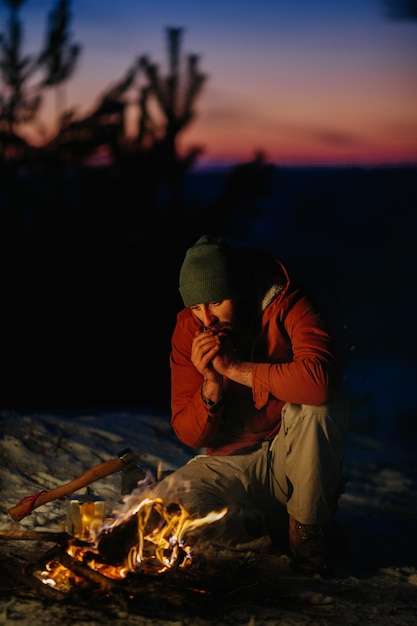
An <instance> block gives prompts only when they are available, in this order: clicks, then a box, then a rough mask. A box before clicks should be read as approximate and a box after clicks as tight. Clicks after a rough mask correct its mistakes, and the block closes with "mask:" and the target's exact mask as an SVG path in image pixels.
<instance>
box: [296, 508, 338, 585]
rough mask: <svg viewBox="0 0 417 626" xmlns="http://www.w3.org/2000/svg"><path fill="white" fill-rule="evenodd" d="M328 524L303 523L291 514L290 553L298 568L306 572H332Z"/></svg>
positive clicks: (323, 573)
mask: <svg viewBox="0 0 417 626" xmlns="http://www.w3.org/2000/svg"><path fill="white" fill-rule="evenodd" d="M326 531H327V525H324V524H301V523H300V522H298V521H297V520H296V519H295V518H294V517H293V516H292V515H290V516H289V541H288V547H289V555H290V557H291V560H292V562H293V565H294V566H295V568H296V569H297V570H299V571H300V572H302V573H305V574H314V573H318V574H321V575H323V576H324V575H327V576H328V575H329V574H330V573H331V563H330V556H331V555H330V547H329V543H328V533H327V532H326Z"/></svg>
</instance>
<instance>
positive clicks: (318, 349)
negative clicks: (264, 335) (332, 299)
mask: <svg viewBox="0 0 417 626" xmlns="http://www.w3.org/2000/svg"><path fill="white" fill-rule="evenodd" d="M280 311H281V313H273V314H272V315H271V317H270V319H269V320H268V331H267V332H268V342H269V345H274V339H273V337H274V335H275V334H276V336H280V335H281V336H285V337H286V338H287V340H288V342H289V345H290V347H291V352H292V357H291V358H289V359H285V361H284V362H283V360H282V359H280V361H281V362H273V361H274V354H273V352H272V354H271V355H270V356H269V359H268V360H269V361H270V362H269V363H257V364H256V365H255V367H254V371H253V383H252V393H253V399H254V402H255V406H256V408H257V409H260V408H262V407H263V406H265V404H266V403H267V401H268V397H269V395H272V396H274V397H276V398H279V399H280V400H283V401H284V402H293V403H296V404H309V405H315V406H318V405H321V404H325V403H327V402H328V401H329V400H330V399H331V397H332V395H333V393H334V391H335V389H336V386H337V384H338V381H339V363H338V357H337V355H336V350H335V346H334V343H333V340H332V337H331V335H330V333H329V330H328V328H327V324H326V321H325V319H324V317H323V315H322V314H321V312H320V310H319V309H318V307H317V305H316V303H315V302H314V300H313V299H311V298H310V297H309V296H308V295H307V294H301V293H300V292H296V293H293V294H292V295H291V297H290V298H289V299H288V302H287V303H286V305H285V306H284V307H281V309H280ZM279 328H281V329H282V330H281V331H279ZM278 351H279V349H278Z"/></svg>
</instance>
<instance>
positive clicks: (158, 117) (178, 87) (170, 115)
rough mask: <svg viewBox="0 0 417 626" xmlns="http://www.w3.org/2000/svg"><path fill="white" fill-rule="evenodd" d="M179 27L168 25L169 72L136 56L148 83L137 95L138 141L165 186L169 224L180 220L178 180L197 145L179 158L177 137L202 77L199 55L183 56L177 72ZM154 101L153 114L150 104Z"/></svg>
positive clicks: (188, 117)
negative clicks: (183, 62)
mask: <svg viewBox="0 0 417 626" xmlns="http://www.w3.org/2000/svg"><path fill="white" fill-rule="evenodd" d="M182 33H183V29H182V28H173V27H168V28H167V29H166V34H167V41H168V63H169V72H168V74H167V76H165V77H163V76H161V74H160V70H159V67H158V65H156V64H154V63H152V62H151V61H150V59H149V57H148V56H146V55H144V56H142V57H140V59H139V63H140V67H141V68H142V69H143V70H144V72H145V75H146V77H147V79H148V81H149V84H148V85H146V86H145V87H143V88H142V91H141V94H140V114H141V115H140V126H139V132H138V141H139V142H140V143H141V145H145V146H149V145H150V146H152V149H153V151H154V154H155V157H156V161H157V163H158V167H159V168H160V172H161V174H162V175H163V176H164V177H165V179H166V181H167V183H168V185H169V196H170V207H169V208H170V210H171V213H172V218H173V220H172V221H173V224H178V223H179V221H180V212H181V208H182V180H183V175H184V173H185V171H186V170H187V169H188V168H189V167H191V165H192V164H193V163H194V162H195V160H196V158H197V156H198V154H200V152H201V148H200V147H198V146H197V147H196V146H194V147H192V148H191V149H190V150H189V151H188V153H187V154H186V155H185V156H184V157H183V158H180V156H179V154H178V149H177V138H178V135H179V133H180V132H182V131H183V130H184V128H186V127H187V126H188V125H189V124H190V123H191V121H192V120H193V119H194V116H195V108H194V107H195V101H196V99H197V97H198V95H199V94H200V92H201V90H202V87H203V85H204V82H205V81H206V76H205V75H204V74H202V73H201V72H200V70H199V60H200V59H199V56H198V55H196V54H190V55H188V56H187V57H186V69H185V73H184V74H182V71H181V37H182ZM154 103H156V105H157V111H156V112H155V113H154V112H153V109H152V104H154Z"/></svg>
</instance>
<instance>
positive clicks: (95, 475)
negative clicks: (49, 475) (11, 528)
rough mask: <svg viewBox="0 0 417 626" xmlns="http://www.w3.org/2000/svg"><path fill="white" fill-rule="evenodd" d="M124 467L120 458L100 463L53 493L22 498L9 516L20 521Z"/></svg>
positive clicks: (52, 490)
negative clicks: (48, 504)
mask: <svg viewBox="0 0 417 626" xmlns="http://www.w3.org/2000/svg"><path fill="white" fill-rule="evenodd" d="M122 467H123V461H122V460H121V459H120V458H119V457H116V458H115V459H110V461H104V463H99V464H98V465H95V466H94V467H92V468H91V469H89V470H87V471H86V472H85V473H84V474H81V476H79V477H78V478H75V479H74V480H72V481H71V482H69V483H66V484H65V485H62V486H61V487H57V488H56V489H51V491H44V492H40V493H39V495H38V496H36V495H34V496H28V497H27V498H22V500H20V502H18V503H17V504H16V506H12V508H11V509H9V515H10V517H12V518H13V519H14V520H15V521H20V520H21V519H23V518H24V517H26V515H30V514H31V513H32V511H33V509H37V508H38V507H39V506H42V505H43V504H46V503H47V502H51V500H59V499H62V498H63V497H64V496H68V495H69V494H70V493H74V491H78V490H79V489H82V488H83V487H87V485H91V483H94V482H95V481H96V480H99V479H100V478H104V477H105V476H110V474H114V473H115V472H118V471H119V470H121V469H122ZM31 498H33V501H32V504H31V505H29V506H28V502H30V499H31Z"/></svg>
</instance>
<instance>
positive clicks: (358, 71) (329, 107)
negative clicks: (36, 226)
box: [0, 0, 417, 164]
mask: <svg viewBox="0 0 417 626" xmlns="http://www.w3.org/2000/svg"><path fill="white" fill-rule="evenodd" d="M54 4H55V2H54V0H27V1H26V3H25V4H24V5H23V6H22V8H21V10H20V17H21V19H22V21H23V25H24V29H25V31H24V52H25V53H26V54H34V53H36V52H38V51H39V49H40V47H41V44H42V43H43V37H44V33H45V28H46V23H47V16H48V13H49V11H50V10H51V9H52V7H53V6H54ZM387 4H389V2H385V1H384V0H342V1H335V0H117V1H115V0H73V2H72V14H73V21H72V29H71V30H72V38H73V40H74V41H75V42H78V43H80V44H81V45H82V47H83V50H82V54H81V57H80V61H79V65H78V68H77V71H76V72H75V74H74V76H73V77H72V78H71V80H70V82H69V83H68V85H67V89H66V98H67V106H68V107H73V106H76V107H77V110H78V111H79V112H80V113H82V112H85V113H87V112H89V111H90V110H92V109H93V107H94V104H95V102H96V100H97V98H98V96H99V95H100V94H101V93H103V92H104V91H105V90H106V89H107V88H108V87H109V86H110V85H111V84H113V83H115V82H117V81H118V80H120V79H121V78H122V77H123V75H124V74H125V72H126V70H127V69H128V68H129V67H130V66H131V65H133V62H134V61H135V60H136V59H137V58H138V57H139V56H141V55H142V54H147V55H149V56H150V58H151V59H152V61H154V62H156V63H158V64H159V65H160V67H161V69H162V70H164V73H165V71H166V69H167V65H166V61H167V54H166V37H165V29H166V27H168V26H175V27H183V28H184V35H183V45H182V51H183V53H184V55H187V54H190V53H196V54H198V55H200V56H201V62H200V68H201V70H202V71H203V72H204V73H205V74H207V76H208V78H207V81H206V84H205V86H204V89H203V92H202V94H201V95H200V97H199V99H198V101H197V106H196V119H195V122H194V123H193V125H192V126H191V127H190V128H189V129H188V130H187V131H186V132H184V134H183V137H182V143H181V145H182V146H183V147H185V148H186V147H188V146H190V145H192V144H199V145H202V146H204V148H205V152H204V154H203V156H202V157H201V158H200V161H201V162H202V163H230V162H235V161H242V160H248V159H251V158H252V157H253V155H254V153H255V151H257V150H262V151H264V152H265V154H266V157H267V158H268V160H269V161H273V162H276V163H283V164H345V163H348V164H350V163H400V162H408V163H410V162H412V163H417V16H416V15H417V9H416V8H415V3H414V16H408V17H406V16H402V15H396V16H393V15H389V14H388V12H387V10H386V7H387ZM391 4H393V5H395V6H396V7H397V8H399V7H400V6H401V4H403V3H401V2H395V1H394V2H393V3H391ZM410 4H411V5H412V4H413V3H412V2H411V3H410ZM7 16H8V9H7V7H6V5H5V3H4V2H3V1H2V2H1V3H0V32H4V31H5V23H6V20H7ZM54 111H55V109H54V107H53V98H52V94H51V97H50V99H48V100H47V102H46V103H45V106H44V108H43V118H42V119H43V121H44V122H45V123H46V124H48V125H50V124H51V123H53V121H54V115H55V113H54Z"/></svg>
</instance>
